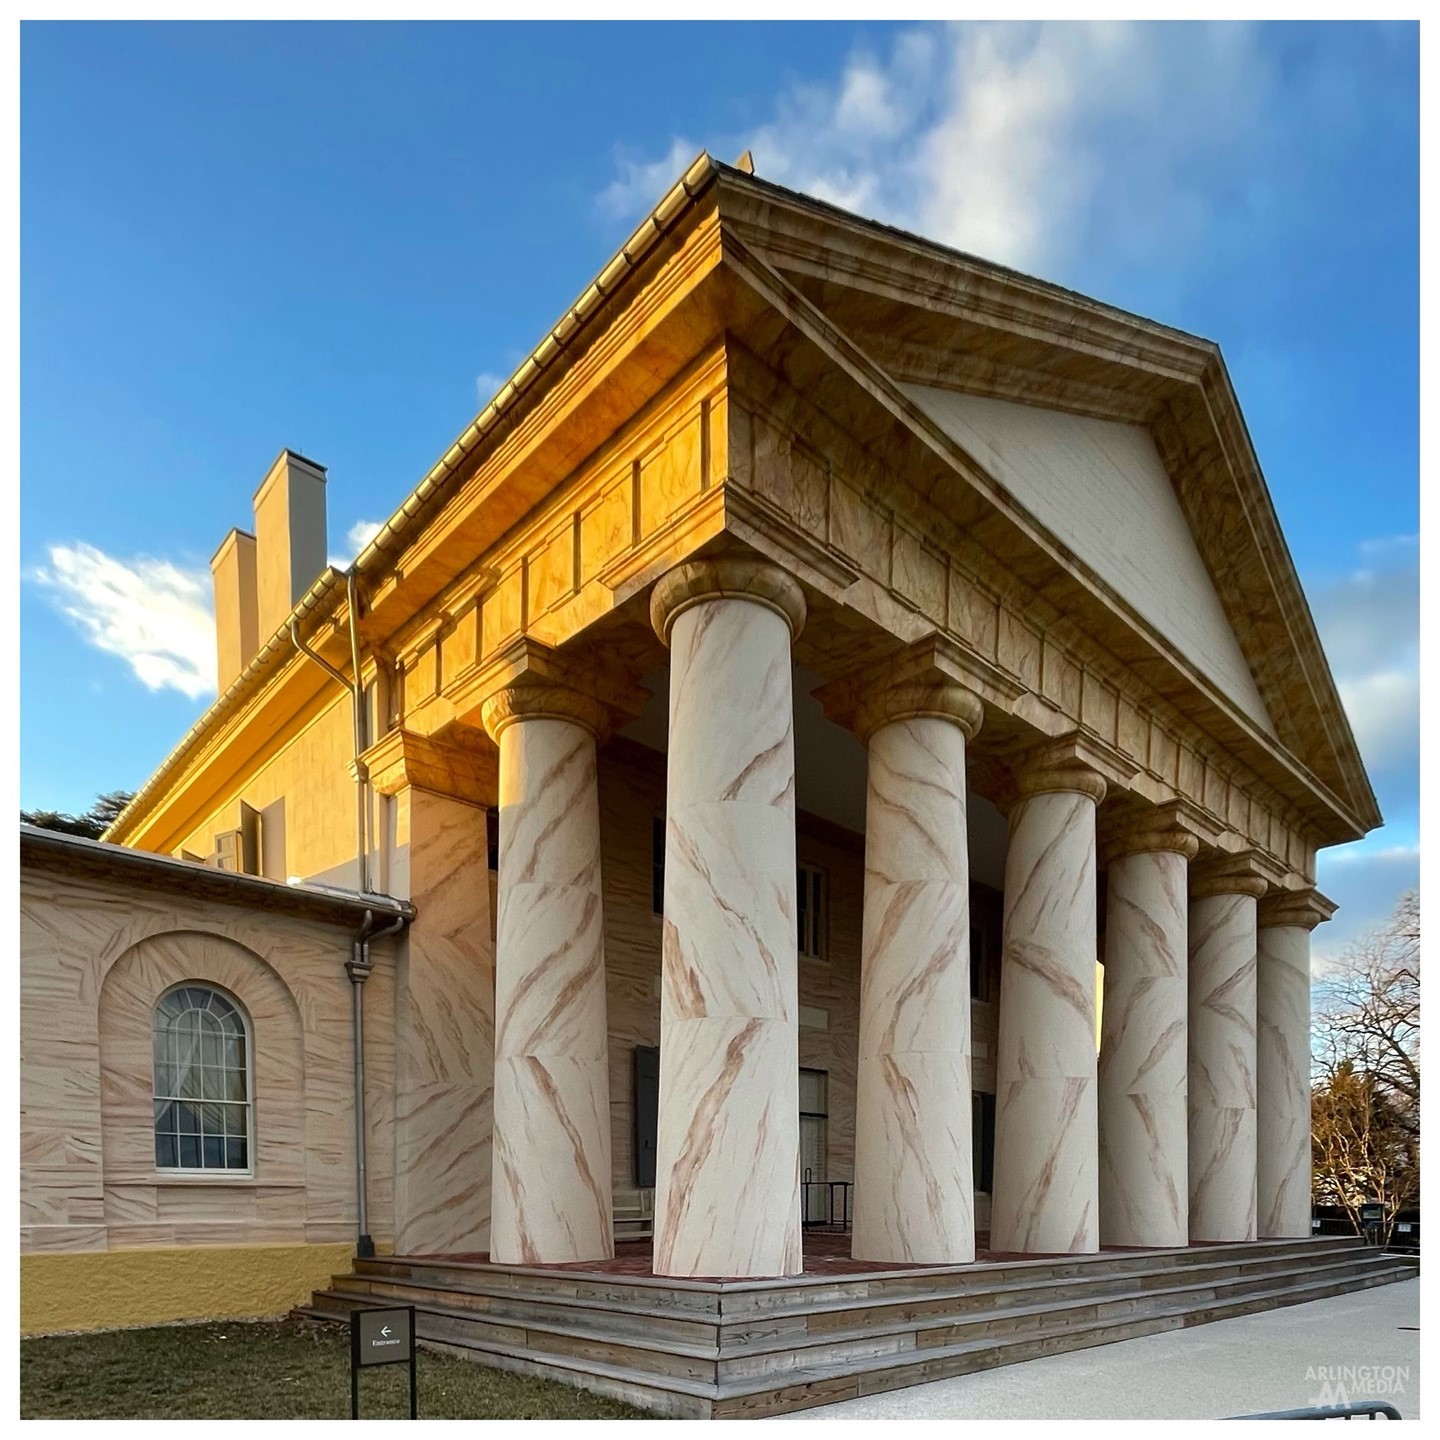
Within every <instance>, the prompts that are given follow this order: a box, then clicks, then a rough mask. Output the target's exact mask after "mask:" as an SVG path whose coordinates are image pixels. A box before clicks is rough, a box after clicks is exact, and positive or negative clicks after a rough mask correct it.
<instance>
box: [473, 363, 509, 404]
mask: <svg viewBox="0 0 1440 1440" xmlns="http://www.w3.org/2000/svg"><path fill="white" fill-rule="evenodd" d="M508 378H509V377H508V376H505V375H497V374H496V373H495V372H494V371H493V370H482V371H481V372H480V373H479V374H478V375H477V376H476V377H475V397H476V399H478V400H479V402H480V404H481V405H482V406H484V405H488V404H489V403H490V402H491V401H492V400H493V399H494V398H495V396H496V395H497V394H498V393H499V390H500V387H501V386H502V385H503V384H504V383H505V381H506V380H507V379H508Z"/></svg>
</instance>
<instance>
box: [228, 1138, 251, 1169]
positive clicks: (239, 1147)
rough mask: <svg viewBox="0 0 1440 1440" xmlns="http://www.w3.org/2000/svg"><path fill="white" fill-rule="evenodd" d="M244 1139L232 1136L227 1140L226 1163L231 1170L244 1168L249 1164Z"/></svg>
mask: <svg viewBox="0 0 1440 1440" xmlns="http://www.w3.org/2000/svg"><path fill="white" fill-rule="evenodd" d="M249 1163H250V1162H249V1160H248V1159H247V1157H246V1145H245V1141H244V1139H241V1138H232V1139H229V1140H227V1141H226V1142H225V1165H226V1167H227V1168H228V1169H230V1170H244V1169H245V1168H246V1166H247V1165H248V1164H249Z"/></svg>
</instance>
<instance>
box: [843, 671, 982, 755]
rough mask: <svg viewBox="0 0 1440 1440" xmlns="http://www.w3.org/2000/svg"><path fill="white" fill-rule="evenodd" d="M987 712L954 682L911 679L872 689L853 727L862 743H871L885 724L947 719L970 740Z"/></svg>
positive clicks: (857, 713) (962, 687)
mask: <svg viewBox="0 0 1440 1440" xmlns="http://www.w3.org/2000/svg"><path fill="white" fill-rule="evenodd" d="M984 715H985V712H984V710H983V709H982V707H981V705H980V702H979V700H977V699H976V698H975V696H974V695H972V694H971V693H970V692H969V691H968V690H966V689H965V688H964V686H962V685H957V684H955V683H954V681H947V680H908V681H905V682H904V683H902V684H899V685H889V686H886V687H885V688H883V689H876V690H873V691H871V693H870V694H869V695H868V696H866V698H865V699H864V700H863V701H862V702H861V703H860V705H859V706H858V707H857V708H856V711H855V719H854V727H855V734H856V735H857V736H858V737H859V739H860V742H861V744H868V743H869V740H870V737H871V736H872V735H873V734H874V733H875V732H876V731H877V730H878V729H879V728H880V727H881V726H882V725H889V724H891V723H892V722H894V721H896V720H915V719H919V718H921V717H924V718H927V719H934V720H948V721H950V723H951V724H953V725H956V726H958V727H959V728H960V729H961V730H962V731H963V732H964V735H965V738H966V739H967V740H970V739H973V738H974V736H975V733H976V731H978V730H979V729H980V722H981V721H982V719H983V718H984Z"/></svg>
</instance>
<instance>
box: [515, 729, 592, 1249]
mask: <svg viewBox="0 0 1440 1440" xmlns="http://www.w3.org/2000/svg"><path fill="white" fill-rule="evenodd" d="M499 743H500V877H499V915H498V927H497V938H496V990H495V1002H496V1003H495V1015H496V1019H495V1177H494V1222H493V1226H492V1240H491V1255H492V1258H493V1259H495V1260H496V1261H498V1262H500V1263H504V1264H540V1263H547V1264H553V1263H560V1262H564V1261H571V1260H600V1259H608V1258H609V1257H610V1256H611V1255H613V1254H614V1248H615V1242H614V1236H613V1233H612V1226H611V1194H610V1077H609V1055H608V1050H607V1029H606V1015H605V927H604V911H603V904H602V898H601V875H600V806H599V794H598V790H597V787H596V771H595V738H594V736H593V735H592V734H591V732H590V731H589V730H587V729H586V728H584V727H583V726H581V725H577V724H574V723H572V722H571V721H568V720H560V719H552V718H549V717H544V716H532V717H528V718H524V719H519V720H515V721H513V722H512V723H510V724H508V725H506V727H505V728H504V729H503V730H502V731H501V732H500V737H499Z"/></svg>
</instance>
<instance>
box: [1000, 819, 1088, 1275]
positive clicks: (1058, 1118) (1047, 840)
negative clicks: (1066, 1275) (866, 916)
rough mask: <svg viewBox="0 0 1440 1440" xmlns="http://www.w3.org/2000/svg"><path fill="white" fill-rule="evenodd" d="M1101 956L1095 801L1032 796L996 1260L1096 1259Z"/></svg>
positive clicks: (1010, 890)
mask: <svg viewBox="0 0 1440 1440" xmlns="http://www.w3.org/2000/svg"><path fill="white" fill-rule="evenodd" d="M1095 956H1096V933H1095V801H1094V800H1093V799H1092V798H1091V797H1090V796H1089V795H1085V794H1079V793H1077V792H1074V791H1049V792H1044V793H1041V794H1037V795H1030V796H1028V797H1026V798H1024V799H1022V800H1020V801H1019V802H1018V803H1017V804H1016V806H1015V808H1014V809H1013V810H1012V812H1011V815H1010V838H1009V844H1008V846H1007V848H1006V854H1005V946H1004V951H1003V953H1002V956H1001V962H1000V963H1001V978H1000V1038H999V1057H998V1069H997V1086H996V1089H997V1094H996V1101H995V1192H994V1198H993V1201H992V1206H991V1225H990V1235H991V1242H990V1243H991V1247H992V1248H993V1249H996V1250H1009V1251H1016V1252H1020V1253H1040V1254H1090V1253H1093V1252H1094V1251H1096V1250H1097V1249H1099V1243H1100V1240H1099V1215H1098V1209H1099V1206H1098V1191H1097V1178H1096V1176H1097V1163H1096V1152H1097V1126H1096V1094H1095V1090H1096V1084H1095Z"/></svg>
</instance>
